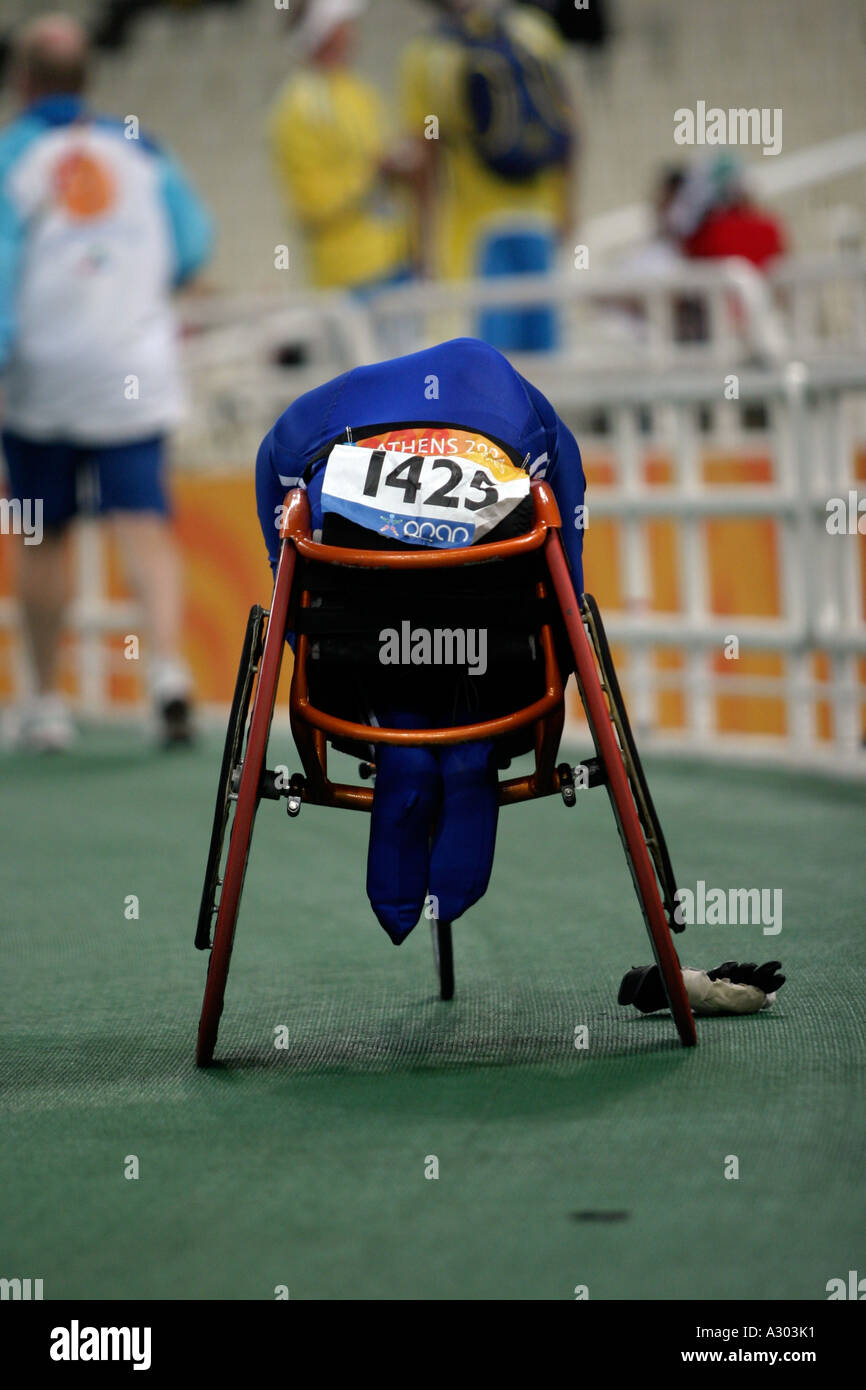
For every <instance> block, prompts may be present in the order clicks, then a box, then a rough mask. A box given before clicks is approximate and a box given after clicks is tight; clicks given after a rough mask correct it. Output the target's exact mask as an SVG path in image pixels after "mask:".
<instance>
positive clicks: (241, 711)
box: [195, 604, 267, 951]
mask: <svg viewBox="0 0 866 1390" xmlns="http://www.w3.org/2000/svg"><path fill="white" fill-rule="evenodd" d="M266 617H267V613H266V612H265V610H264V608H262V607H261V605H260V604H255V605H254V607H252V608H251V609H250V615H249V617H248V619H247V630H246V633H245V634H244V644H243V648H242V649H241V659H240V665H239V666H238V674H237V680H236V681H235V689H234V696H233V698H232V705H231V712H230V714H229V722H228V728H227V729H226V741H225V746H224V748H223V759H222V764H221V766H220V775H219V782H218V784H217V796H216V805H215V806H214V816H213V825H212V827H211V835H210V848H209V849H208V856H207V867H206V869H205V875H204V886H203V888H202V893H201V903H200V904H199V910H198V924H197V926H196V933H195V944H196V946H197V947H198V949H199V950H200V951H209V950H210V946H211V928H212V926H213V918H214V914H215V912H216V910H217V890H218V888H219V886H220V882H221V880H220V877H219V872H220V867H221V864H222V852H223V843H224V841H225V833H226V826H227V825H228V819H229V811H230V809H231V806H232V802H233V801H234V800H235V799H236V798H237V786H236V785H233V784H234V783H235V782H237V779H238V774H239V771H240V765H241V762H242V758H243V743H244V734H245V732H246V726H247V714H248V712H249V707H250V696H251V695H252V690H253V682H254V680H255V675H256V671H257V670H258V665H259V658H260V657H261V654H262V633H263V631H264V626H265V619H266Z"/></svg>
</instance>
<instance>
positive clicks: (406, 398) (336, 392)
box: [256, 338, 584, 944]
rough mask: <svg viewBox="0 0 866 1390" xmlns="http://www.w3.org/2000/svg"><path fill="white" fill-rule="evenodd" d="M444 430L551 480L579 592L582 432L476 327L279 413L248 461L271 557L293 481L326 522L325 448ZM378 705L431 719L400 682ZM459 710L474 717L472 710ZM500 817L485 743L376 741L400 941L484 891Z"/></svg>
mask: <svg viewBox="0 0 866 1390" xmlns="http://www.w3.org/2000/svg"><path fill="white" fill-rule="evenodd" d="M448 429H451V430H454V431H457V432H458V433H462V432H465V431H469V432H471V433H472V434H473V435H476V436H480V437H483V438H484V439H486V440H488V441H492V442H493V443H494V444H495V445H499V446H501V447H502V448H503V450H504V451H505V452H506V453H507V454H508V455H509V457H510V458H511V460H512V461H513V462H517V463H518V464H522V465H523V466H524V467H525V468H526V470H527V471H528V473H529V474H530V476H531V477H533V478H546V479H547V481H548V482H549V484H550V486H551V489H552V491H553V493H554V496H555V497H556V500H557V503H558V505H559V509H560V512H561V515H562V538H563V543H564V545H565V550H566V553H567V555H568V559H569V563H570V566H571V571H572V576H573V579H574V586H575V590H576V592H577V593H578V594H580V593H582V591H583V571H582V548H583V527H584V510H583V508H584V476H583V467H582V464H581V459H580V452H579V450H578V447H577V443H576V441H575V439H574V436H573V435H572V434H571V432H570V430H569V429H568V428H567V427H566V426H565V425H564V424H563V422H562V421H561V420H560V419H559V417H558V416H557V414H556V412H555V411H554V410H553V408H552V406H551V405H550V404H549V402H548V401H547V400H546V399H545V397H544V396H543V395H542V394H541V392H540V391H538V390H537V389H536V388H535V387H534V386H533V385H532V384H531V383H530V382H528V381H526V380H525V378H524V377H522V376H521V375H520V374H519V372H516V371H515V370H514V368H513V367H512V366H511V364H510V363H509V362H508V361H507V359H506V358H505V357H503V356H502V354H501V353H499V352H497V351H496V349H495V348H492V347H490V346H489V345H488V344H486V343H483V342H480V341H478V340H476V339H473V338H457V339H454V340H453V341H451V342H447V343H440V344H438V345H437V346H436V347H432V348H426V349H424V350H422V351H421V352H415V353H411V354H409V355H407V356H405V357H398V358H394V359H393V360H392V361H388V362H379V363H376V364H374V365H372V366H366V367H356V368H354V369H353V370H352V371H349V372H345V373H344V374H343V375H342V376H339V377H336V378H335V379H334V380H332V381H328V382H326V383H325V384H324V385H323V386H319V387H317V388H316V389H315V390H313V391H308V392H307V394H306V395H303V396H300V397H299V398H298V400H296V401H294V402H293V403H292V405H290V406H289V408H288V409H287V410H286V411H284V413H283V414H282V415H281V416H280V418H279V419H278V420H277V422H276V424H275V425H274V426H273V428H272V429H271V430H269V432H268V434H267V435H266V436H265V438H264V440H263V441H262V444H261V447H260V448H259V452H258V458H257V460H256V497H257V504H258V515H259V522H260V524H261V527H262V532H263V534H264V537H265V543H266V545H267V548H268V555H269V558H270V562H271V567H272V568H275V566H276V562H277V558H278V555H279V544H280V542H279V519H280V513H281V509H282V505H283V502H284V499H285V495H286V492H287V491H288V490H289V489H290V488H292V487H296V486H298V485H299V483H301V484H302V485H304V486H306V489H307V492H308V495H309V499H310V507H311V513H312V527H313V531H314V533H315V532H317V531H318V530H319V529H320V528H321V526H322V503H321V494H322V480H323V475H324V470H325V465H326V462H327V457H328V454H329V452H330V449H329V446H330V445H333V444H337V443H340V442H345V441H346V440H347V439H349V440H353V441H354V442H355V443H360V442H362V441H363V440H364V439H365V438H370V439H372V438H373V437H374V436H377V435H382V434H386V433H389V432H391V433H397V432H400V431H402V432H403V433H404V434H405V433H406V431H407V430H408V431H409V432H410V433H412V434H414V436H415V443H414V445H413V446H412V447H413V448H414V449H417V450H418V451H419V452H421V451H423V450H424V449H425V448H426V447H427V446H426V445H425V443H424V439H425V437H426V438H430V437H432V436H435V435H437V434H438V435H439V436H440V437H441V435H442V431H443V430H448ZM395 682H399V676H396V677H395ZM376 715H377V718H378V721H379V723H380V724H383V725H390V726H392V727H394V726H403V727H407V728H409V727H416V728H419V727H424V725H425V723H426V720H425V719H424V718H423V717H420V716H419V715H418V713H417V711H416V712H412V711H409V710H406V709H405V708H403V707H402V706H401V704H400V699H399V684H397V685H396V686H395V696H394V707H393V708H392V709H387V710H386V709H382V710H377V711H376ZM465 717H466V719H467V722H468V721H469V712H468V711H466V715H465ZM453 722H459V713H458V717H457V719H455V720H453ZM497 817H498V773H497V768H496V763H495V758H494V756H493V747H492V744H491V743H490V742H489V741H485V742H479V743H467V744H457V745H454V746H452V747H447V748H440V749H435V750H434V749H432V748H400V747H396V746H394V747H390V746H387V745H381V746H379V747H378V750H377V759H376V786H375V794H374V800H373V814H372V818H371V826H370V851H369V856H368V864H367V893H368V896H369V898H370V902H371V904H372V906H373V910H374V912H375V913H376V916H377V917H378V919H379V921H380V922H381V924H382V926H383V927H384V928H385V930H386V932H387V933H388V935H389V936H390V937H391V939H392V941H394V942H395V944H399V943H400V942H401V941H403V940H404V939H405V937H406V936H407V935H408V933H409V932H410V931H411V930H412V928H413V927H414V926H415V924H416V922H417V921H418V918H419V916H420V914H421V911H422V909H423V908H424V905H425V901H426V900H427V899H428V896H429V899H430V900H431V902H432V904H433V908H434V912H435V915H436V916H437V917H438V918H439V919H440V920H442V921H453V920H454V919H455V918H456V917H459V916H460V914H461V913H463V912H464V911H465V910H466V908H467V907H470V906H471V905H472V903H474V902H477V901H478V899H479V898H480V897H481V896H482V895H483V894H484V892H485V890H486V888H487V884H488V881H489V878H490V871H491V868H492V864H493V852H494V848H495V840H496V824H497Z"/></svg>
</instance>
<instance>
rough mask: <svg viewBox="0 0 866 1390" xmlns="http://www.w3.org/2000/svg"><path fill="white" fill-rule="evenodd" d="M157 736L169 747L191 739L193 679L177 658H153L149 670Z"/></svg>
mask: <svg viewBox="0 0 866 1390" xmlns="http://www.w3.org/2000/svg"><path fill="white" fill-rule="evenodd" d="M150 690H151V696H152V698H153V702H154V706H155V711H156V718H157V725H158V730H159V732H158V738H159V741H160V742H161V743H162V745H163V747H166V748H171V747H176V746H178V745H182V744H188V743H190V742H192V738H193V722H192V680H191V678H190V674H189V670H188V669H187V667H186V666H185V665H184V664H183V663H182V662H180V661H156V662H154V663H153V665H152V667H151V671H150Z"/></svg>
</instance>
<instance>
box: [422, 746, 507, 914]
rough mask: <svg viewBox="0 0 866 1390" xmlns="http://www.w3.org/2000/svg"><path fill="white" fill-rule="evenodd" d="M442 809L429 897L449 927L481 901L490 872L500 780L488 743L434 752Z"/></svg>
mask: <svg viewBox="0 0 866 1390" xmlns="http://www.w3.org/2000/svg"><path fill="white" fill-rule="evenodd" d="M439 765H440V768H441V771H442V785H443V794H442V804H441V807H440V810H439V816H438V819H437V824H436V829H435V831H434V835H433V844H432V848H431V853H430V893H431V896H432V897H433V898H434V899H436V900H437V914H436V915H437V916H438V918H439V919H440V921H443V922H453V921H454V920H455V918H457V917H459V916H460V914H461V913H462V912H465V911H466V909H467V907H471V906H472V904H473V903H475V902H477V901H478V899H479V898H481V897H483V896H484V893H485V892H486V891H487V885H488V883H489V882H490V871H491V869H492V868H493V852H494V849H495V848H496V825H497V821H498V818H499V779H498V774H497V769H496V761H495V758H494V751H493V744H492V743H491V742H490V741H489V740H486V741H483V742H479V743H458V744H454V745H453V746H452V747H448V748H443V749H441V750H440V753H439Z"/></svg>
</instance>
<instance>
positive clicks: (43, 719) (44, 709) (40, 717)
mask: <svg viewBox="0 0 866 1390" xmlns="http://www.w3.org/2000/svg"><path fill="white" fill-rule="evenodd" d="M77 737H78V732H77V730H76V728H75V723H74V721H73V719H72V715H71V714H70V713H69V709H68V707H67V705H66V701H65V700H64V699H63V698H62V697H61V696H60V695H34V696H33V697H32V699H31V700H30V701H29V702H28V703H27V704H26V705H25V706H24V708H23V710H22V712H21V718H20V723H19V725H18V732H17V737H16V739H15V743H16V745H17V747H18V748H28V749H30V750H31V751H32V752H34V753H63V752H65V750H66V749H67V748H71V747H72V745H73V744H74V743H75V740H76V739H77Z"/></svg>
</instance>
